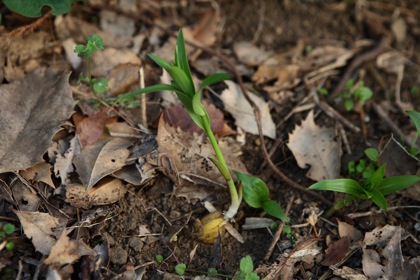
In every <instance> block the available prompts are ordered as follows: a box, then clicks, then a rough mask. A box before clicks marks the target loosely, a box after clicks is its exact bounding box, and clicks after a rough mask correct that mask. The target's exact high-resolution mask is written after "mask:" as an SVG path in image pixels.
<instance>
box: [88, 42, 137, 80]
mask: <svg viewBox="0 0 420 280" xmlns="http://www.w3.org/2000/svg"><path fill="white" fill-rule="evenodd" d="M128 63H129V64H134V65H140V64H141V60H140V58H139V57H138V56H137V55H136V54H135V53H133V52H132V51H130V50H127V49H114V48H108V47H107V48H105V49H104V50H102V51H98V52H97V54H95V55H93V56H92V66H91V67H92V69H91V73H92V75H94V76H96V77H106V76H107V75H108V73H109V72H110V71H111V70H112V69H113V68H115V67H117V66H118V65H120V64H128Z"/></svg>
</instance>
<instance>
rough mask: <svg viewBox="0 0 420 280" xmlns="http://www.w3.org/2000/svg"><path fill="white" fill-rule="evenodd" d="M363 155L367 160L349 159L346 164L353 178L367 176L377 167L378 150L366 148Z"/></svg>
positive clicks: (365, 177) (364, 177)
mask: <svg viewBox="0 0 420 280" xmlns="http://www.w3.org/2000/svg"><path fill="white" fill-rule="evenodd" d="M365 155H366V156H367V157H368V159H369V161H366V160H365V159H360V160H359V161H357V162H355V161H350V162H349V163H348V165H347V168H348V171H349V175H350V176H352V177H353V178H358V177H360V176H361V177H362V178H363V179H367V178H369V177H370V176H371V175H372V174H373V173H374V172H375V171H376V169H377V166H376V162H377V161H378V157H379V154H378V150H376V149H374V148H367V149H366V150H365Z"/></svg>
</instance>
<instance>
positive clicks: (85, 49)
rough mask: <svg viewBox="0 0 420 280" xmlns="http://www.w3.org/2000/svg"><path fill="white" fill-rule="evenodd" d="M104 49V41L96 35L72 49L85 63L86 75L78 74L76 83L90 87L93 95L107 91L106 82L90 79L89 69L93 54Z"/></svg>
mask: <svg viewBox="0 0 420 280" xmlns="http://www.w3.org/2000/svg"><path fill="white" fill-rule="evenodd" d="M104 48H105V43H104V40H102V38H101V37H100V36H98V35H96V34H93V35H92V36H89V37H87V39H86V44H85V45H83V44H79V45H77V46H76V47H75V48H74V52H75V53H76V54H77V56H79V57H81V58H83V60H85V61H87V75H86V76H84V75H83V73H80V76H79V80H78V83H80V82H84V83H87V84H88V85H90V86H92V89H93V92H94V93H95V94H103V93H105V92H106V90H107V89H108V80H107V79H104V78H100V79H95V78H92V76H91V69H90V68H91V66H90V64H91V62H90V59H91V57H92V55H93V53H94V52H96V51H99V50H103V49H104Z"/></svg>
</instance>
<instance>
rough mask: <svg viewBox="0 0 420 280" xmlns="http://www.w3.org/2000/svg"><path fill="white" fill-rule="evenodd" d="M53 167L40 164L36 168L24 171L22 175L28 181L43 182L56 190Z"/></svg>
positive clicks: (43, 163) (47, 164)
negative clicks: (52, 173) (52, 176)
mask: <svg viewBox="0 0 420 280" xmlns="http://www.w3.org/2000/svg"><path fill="white" fill-rule="evenodd" d="M51 168H52V166H51V165H50V164H49V163H46V162H40V163H37V164H35V165H34V166H32V167H30V168H28V169H26V170H23V171H21V172H20V175H21V176H22V177H23V178H25V179H26V180H28V181H33V182H43V183H45V184H47V185H48V186H50V187H52V188H54V189H55V185H54V183H53V181H52V179H51Z"/></svg>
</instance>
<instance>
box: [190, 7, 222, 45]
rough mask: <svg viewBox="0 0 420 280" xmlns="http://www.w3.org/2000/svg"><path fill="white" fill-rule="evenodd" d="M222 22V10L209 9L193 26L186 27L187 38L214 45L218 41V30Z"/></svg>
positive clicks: (195, 41)
mask: <svg viewBox="0 0 420 280" xmlns="http://www.w3.org/2000/svg"><path fill="white" fill-rule="evenodd" d="M219 22H220V10H219V9H209V10H207V11H206V12H205V13H204V14H203V15H202V16H201V18H200V20H199V21H198V22H197V23H196V24H195V25H194V27H193V28H191V27H184V28H183V32H184V36H185V39H186V40H188V41H191V42H194V43H196V44H199V45H203V46H206V47H210V46H212V45H213V44H214V43H215V42H216V31H217V27H218V24H219Z"/></svg>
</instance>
